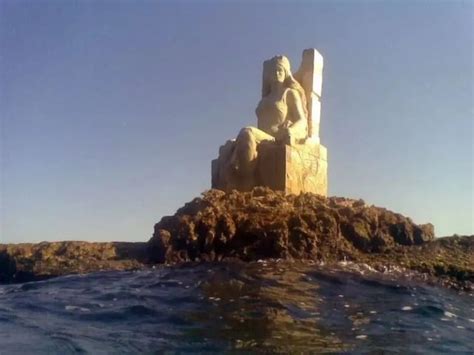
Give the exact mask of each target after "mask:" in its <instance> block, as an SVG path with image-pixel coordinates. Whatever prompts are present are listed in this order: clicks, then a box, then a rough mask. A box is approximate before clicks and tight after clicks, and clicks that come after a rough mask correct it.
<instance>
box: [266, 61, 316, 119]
mask: <svg viewBox="0 0 474 355" xmlns="http://www.w3.org/2000/svg"><path fill="white" fill-rule="evenodd" d="M275 81H278V82H280V83H282V84H283V86H284V87H287V88H291V89H295V90H296V91H298V93H299V94H300V97H301V100H302V102H303V108H304V110H305V114H306V115H307V113H308V111H307V106H306V95H305V92H304V89H303V87H302V86H301V85H300V83H299V82H298V81H297V80H296V79H295V78H294V77H293V75H292V74H291V67H290V61H289V60H288V58H287V57H285V56H284V55H277V56H275V57H273V58H272V59H269V60H266V61H265V62H263V85H262V97H265V96H267V95H268V94H270V92H271V90H272V84H273V83H274V82H275Z"/></svg>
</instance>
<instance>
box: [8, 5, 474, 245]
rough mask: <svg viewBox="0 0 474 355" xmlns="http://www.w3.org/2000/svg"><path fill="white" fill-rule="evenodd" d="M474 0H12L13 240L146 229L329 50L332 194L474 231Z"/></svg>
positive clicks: (143, 233)
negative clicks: (286, 76) (314, 52)
mask: <svg viewBox="0 0 474 355" xmlns="http://www.w3.org/2000/svg"><path fill="white" fill-rule="evenodd" d="M473 6H474V3H473V2H472V1H443V2H441V1H258V0H256V1H199V0H196V1H190V0H188V1H131V0H130V1H125V0H121V1H110V0H109V1H105V0H104V1H99V0H95V1H92V0H82V1H77V0H75V1H74V0H71V1H60V0H55V1H41V0H34V1H33V0H30V1H22V0H1V1H0V119H1V126H0V127H1V131H0V140H1V141H0V149H1V150H0V159H1V160H0V169H1V170H0V179H1V181H0V184H1V185H0V186H1V191H0V193H1V196H0V197H1V206H0V207H1V210H0V218H1V219H0V242H3V243H20V242H39V241H57V240H89V241H111V240H117V241H146V240H148V239H149V238H150V237H151V235H152V233H153V225H154V224H155V223H156V222H158V221H159V220H160V219H161V217H162V216H165V215H171V214H173V213H174V212H175V211H176V209H177V208H179V207H181V206H182V205H183V204H184V203H185V202H187V201H190V200H192V199H193V198H194V197H197V196H199V195H200V193H202V192H203V191H205V190H207V189H209V188H210V184H211V160H212V159H214V158H216V157H217V154H218V149H219V146H220V145H221V144H223V143H225V141H226V140H227V139H230V138H234V137H235V136H236V134H237V133H238V132H239V129H240V128H242V127H244V126H248V125H256V116H255V112H254V110H255V107H256V105H257V103H258V101H259V100H260V90H261V70H262V62H263V61H264V60H266V59H269V58H271V57H273V56H274V55H277V54H284V55H286V56H288V58H289V59H290V61H291V63H292V67H293V69H294V70H296V69H297V67H298V65H299V63H300V60H301V53H302V50H303V49H305V48H317V49H318V51H319V52H320V53H322V55H323V56H324V60H325V67H324V74H323V75H324V76H323V96H322V116H321V142H322V144H324V145H325V146H326V147H327V148H328V159H329V194H330V195H336V196H344V197H351V198H362V199H364V200H365V201H366V203H368V204H374V205H377V206H382V207H385V208H388V209H390V210H393V211H396V212H399V213H402V214H404V215H407V216H410V217H411V218H412V219H413V220H414V221H415V222H416V223H427V222H431V223H433V224H434V226H435V232H436V235H437V236H446V235H452V234H454V233H457V234H474V222H473V221H474V216H473V214H474V206H473V205H474V186H473V185H474V182H473V175H474V171H473V170H474V162H473V160H474V159H473V156H474V146H473V145H474V143H473V138H474V137H473V135H474V128H473V117H474V108H473V102H474V100H473V82H474V79H473V15H474V12H473Z"/></svg>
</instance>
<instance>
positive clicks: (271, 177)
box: [257, 143, 328, 196]
mask: <svg viewBox="0 0 474 355" xmlns="http://www.w3.org/2000/svg"><path fill="white" fill-rule="evenodd" d="M327 168H328V162H327V149H326V147H324V146H322V145H321V144H317V143H305V144H297V145H293V146H289V145H279V144H261V146H260V147H259V157H258V162H257V181H259V183H260V185H262V186H267V187H269V188H271V189H273V190H280V191H285V193H287V194H299V193H301V192H312V193H316V194H319V195H323V196H327V190H328V183H327Z"/></svg>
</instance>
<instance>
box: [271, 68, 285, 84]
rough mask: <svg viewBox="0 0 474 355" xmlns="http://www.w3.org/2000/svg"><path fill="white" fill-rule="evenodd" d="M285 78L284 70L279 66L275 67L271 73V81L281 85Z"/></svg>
mask: <svg viewBox="0 0 474 355" xmlns="http://www.w3.org/2000/svg"><path fill="white" fill-rule="evenodd" d="M285 76H286V74H285V68H284V67H283V66H281V65H276V66H275V69H274V72H273V80H274V81H277V82H279V83H283V82H284V81H285Z"/></svg>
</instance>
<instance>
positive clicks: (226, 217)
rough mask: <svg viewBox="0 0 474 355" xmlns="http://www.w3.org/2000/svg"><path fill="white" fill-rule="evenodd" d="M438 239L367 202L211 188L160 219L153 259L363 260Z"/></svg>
mask: <svg viewBox="0 0 474 355" xmlns="http://www.w3.org/2000/svg"><path fill="white" fill-rule="evenodd" d="M433 239H434V228H433V226H432V225H431V224H426V225H417V224H415V223H413V221H412V220H411V219H410V218H407V217H404V216H402V215H400V214H397V213H394V212H391V211H389V210H387V209H384V208H380V207H375V206H368V205H366V204H365V202H364V201H362V200H351V199H347V198H340V197H331V198H325V197H322V196H319V195H315V194H310V193H306V194H301V195H299V196H296V195H285V194H284V193H282V192H278V191H273V190H270V189H268V188H262V187H257V188H254V189H253V190H252V191H250V192H238V191H232V192H230V193H224V192H222V191H219V190H209V191H207V192H205V193H203V195H202V197H201V198H195V199H194V200H192V201H191V202H189V203H187V204H186V205H185V206H184V207H182V208H181V209H179V210H178V211H177V212H176V214H175V215H174V216H171V217H170V216H167V217H164V218H162V220H161V221H160V222H159V223H157V224H156V225H155V232H154V235H153V237H152V238H151V240H150V241H149V244H148V246H149V248H148V250H149V257H150V259H151V260H152V261H155V262H167V263H173V262H179V261H195V260H221V259H224V258H238V259H242V260H256V259H262V258H290V259H291V258H294V259H312V260H339V259H342V258H348V259H357V258H358V255H360V254H361V253H362V254H363V253H371V252H386V251H388V250H390V249H392V248H394V247H395V246H397V245H406V246H409V245H420V244H423V243H425V242H428V241H431V240H433Z"/></svg>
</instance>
